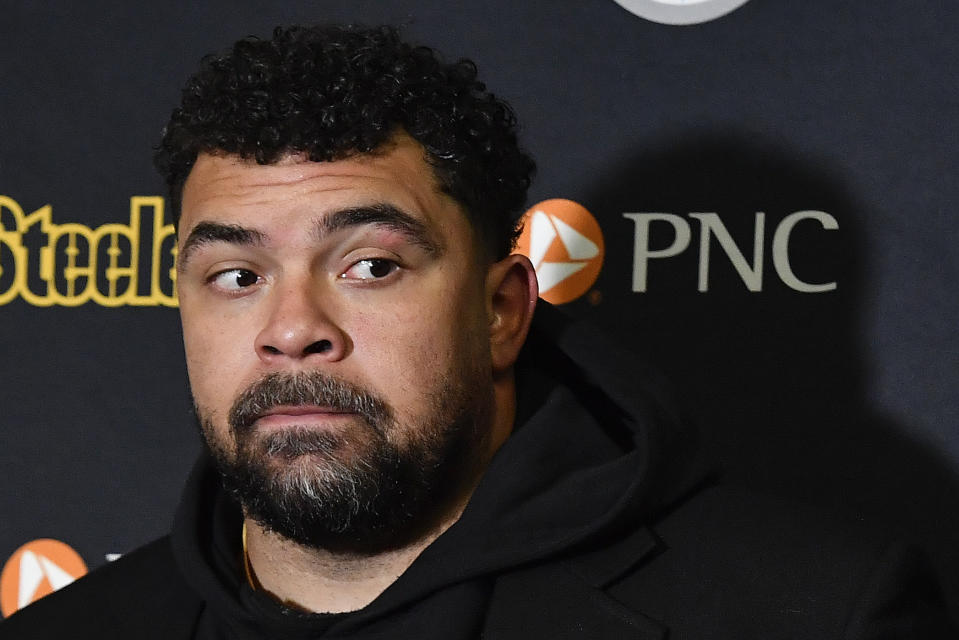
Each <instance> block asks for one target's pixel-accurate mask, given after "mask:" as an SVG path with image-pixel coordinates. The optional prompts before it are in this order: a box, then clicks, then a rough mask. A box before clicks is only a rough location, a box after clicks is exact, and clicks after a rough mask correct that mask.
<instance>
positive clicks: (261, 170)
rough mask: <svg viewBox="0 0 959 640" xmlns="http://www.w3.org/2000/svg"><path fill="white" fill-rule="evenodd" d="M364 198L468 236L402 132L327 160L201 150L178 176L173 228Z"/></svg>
mask: <svg viewBox="0 0 959 640" xmlns="http://www.w3.org/2000/svg"><path fill="white" fill-rule="evenodd" d="M372 204H390V205H392V206H395V207H396V208H398V209H400V210H402V211H404V212H406V213H408V214H410V215H412V216H413V217H416V218H418V219H421V220H422V221H423V222H424V223H425V224H427V225H428V226H430V227H432V228H436V229H437V230H439V231H440V232H442V234H443V235H448V234H455V235H463V234H465V235H466V236H468V237H469V238H470V239H471V240H472V239H473V233H472V228H471V225H470V224H469V221H468V219H467V217H466V215H465V213H464V212H463V210H462V207H461V206H460V205H459V203H457V202H456V201H455V200H453V199H452V198H451V197H450V196H448V195H446V194H445V193H443V191H442V190H441V189H440V186H439V183H438V181H437V179H436V176H435V174H434V173H433V170H432V168H431V167H430V165H429V164H428V163H427V162H426V158H425V152H424V151H423V148H422V147H421V146H420V145H419V143H417V142H416V141H415V140H413V139H412V138H409V137H408V136H405V135H400V136H397V137H395V138H394V139H393V141H392V142H391V143H389V144H388V145H386V146H384V147H383V148H381V149H379V150H377V151H376V152H374V153H371V154H357V155H355V156H352V157H349V158H346V159H343V160H336V161H332V162H311V161H309V160H307V159H305V158H304V157H303V156H301V155H294V154H291V155H288V156H285V157H283V158H281V159H280V160H279V161H278V162H276V163H274V164H270V165H260V164H257V163H256V162H255V161H254V160H251V159H244V158H240V157H239V156H236V155H230V154H207V153H202V154H200V155H199V157H198V158H197V161H196V163H195V164H194V167H193V169H192V171H191V172H190V175H189V177H188V178H187V181H186V183H185V184H184V188H183V198H182V207H181V210H182V213H181V217H180V224H179V232H180V233H179V235H180V237H181V239H182V238H184V237H186V235H187V234H188V233H189V231H190V229H191V228H192V227H193V226H195V225H196V224H197V223H198V222H201V221H213V222H226V223H241V224H242V223H246V224H253V225H256V224H257V223H260V224H269V223H270V222H271V220H279V219H280V218H283V219H284V220H285V221H286V222H287V223H290V222H292V221H295V220H299V219H302V220H303V221H304V222H309V221H311V220H315V219H317V218H321V217H322V216H323V215H324V214H326V213H330V212H333V211H337V210H341V209H344V208H349V207H356V206H364V205H372Z"/></svg>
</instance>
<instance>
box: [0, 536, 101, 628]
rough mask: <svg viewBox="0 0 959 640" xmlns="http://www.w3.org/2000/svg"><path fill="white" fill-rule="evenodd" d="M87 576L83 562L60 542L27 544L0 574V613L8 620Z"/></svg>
mask: <svg viewBox="0 0 959 640" xmlns="http://www.w3.org/2000/svg"><path fill="white" fill-rule="evenodd" d="M86 572H87V565H86V564H84V562H83V558H81V557H80V555H79V554H78V553H77V552H76V551H74V550H73V549H71V548H70V547H69V546H68V545H66V544H64V543H62V542H60V541H59V540H51V539H49V538H42V539H40V540H34V541H32V542H28V543H27V544H25V545H23V546H22V547H20V548H19V549H17V550H16V551H14V552H13V555H12V556H10V559H9V560H7V564H6V565H4V567H3V572H2V573H0V612H2V613H3V616H4V617H8V616H10V615H12V614H13V613H15V612H16V611H18V610H20V609H22V608H24V607H25V606H27V605H28V604H30V603H31V602H35V601H37V600H39V599H40V598H42V597H44V596H46V595H49V594H51V593H53V592H54V591H56V590H57V589H62V588H63V587H65V586H67V585H68V584H70V583H71V582H73V581H74V580H76V579H77V578H79V577H80V576H83V575H84V574H86Z"/></svg>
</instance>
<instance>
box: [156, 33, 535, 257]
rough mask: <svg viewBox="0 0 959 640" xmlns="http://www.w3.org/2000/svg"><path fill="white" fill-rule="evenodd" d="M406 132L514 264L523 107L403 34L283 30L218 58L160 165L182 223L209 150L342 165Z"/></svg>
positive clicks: (209, 64)
mask: <svg viewBox="0 0 959 640" xmlns="http://www.w3.org/2000/svg"><path fill="white" fill-rule="evenodd" d="M400 130H402V131H405V132H406V133H408V134H409V135H410V136H411V137H413V138H414V139H415V140H417V141H418V142H419V143H420V144H421V145H422V146H423V147H424V148H425V150H426V160H427V162H429V163H430V165H431V166H432V167H433V171H434V173H435V175H436V178H437V180H438V182H439V184H440V187H441V188H442V189H443V191H444V192H446V193H447V194H449V195H450V196H451V197H453V198H454V199H455V200H457V201H458V202H459V203H460V204H461V205H462V206H463V207H464V209H465V211H466V213H467V215H468V216H469V218H470V220H471V221H472V224H473V226H474V228H475V229H476V230H477V232H478V234H479V236H480V238H482V241H483V242H484V244H485V245H486V247H487V248H488V250H489V252H490V257H492V258H502V257H505V256H506V255H508V254H509V252H510V251H511V250H512V248H513V246H514V244H515V240H516V237H517V235H518V232H519V230H518V228H517V226H518V220H519V218H520V216H521V214H522V208H523V204H524V202H525V199H526V190H527V188H528V187H529V184H530V180H531V177H532V174H533V171H534V169H535V166H534V163H533V160H532V159H531V158H530V157H529V156H528V155H527V154H526V153H524V152H523V151H522V150H521V149H520V148H519V146H518V143H517V137H516V118H515V116H514V114H513V111H512V109H511V108H510V107H509V105H507V104H506V103H505V102H503V101H502V100H499V99H497V98H496V97H495V96H494V95H493V94H492V93H490V92H488V91H487V90H486V86H485V85H484V84H483V83H482V82H480V81H479V80H477V74H476V66H475V65H474V64H473V63H472V62H471V61H469V60H465V59H464V60H460V61H458V62H455V63H451V64H447V63H444V62H443V61H442V60H441V59H440V57H439V55H438V54H437V53H436V52H435V51H434V50H432V49H430V48H428V47H422V46H413V45H411V44H409V43H406V42H404V41H402V40H401V39H400V36H399V34H398V32H397V30H396V29H395V28H393V27H388V26H383V27H376V28H363V27H355V26H315V27H300V26H294V27H277V28H276V29H275V30H274V31H273V37H272V38H271V39H269V40H263V39H259V38H255V37H248V38H244V39H242V40H239V41H237V42H236V43H235V44H234V45H233V47H232V48H230V49H228V50H227V51H226V52H224V53H222V54H219V55H211V56H207V57H206V58H204V59H203V61H202V63H201V67H200V70H199V71H198V72H197V73H196V74H194V75H193V76H192V77H191V78H190V79H189V81H188V82H187V84H186V87H185V88H184V90H183V98H182V102H181V104H180V106H179V107H177V108H176V109H174V110H173V113H172V115H171V116H170V121H169V122H168V123H167V126H166V127H165V128H164V130H163V140H162V141H161V143H160V146H159V147H158V148H157V152H156V155H155V156H154V162H155V164H156V167H157V169H159V171H160V173H161V174H163V176H164V177H165V179H166V182H167V186H168V187H169V189H170V200H171V204H172V209H173V216H174V218H175V219H177V221H178V219H179V215H180V203H181V196H182V190H183V185H184V183H185V182H186V179H187V176H188V175H189V173H190V170H191V169H192V168H193V164H194V163H195V162H196V159H197V155H198V154H199V153H201V152H207V153H224V152H225V153H231V154H237V155H239V156H241V157H244V158H253V159H255V160H256V162H258V163H260V164H272V163H274V162H276V161H277V160H279V159H280V158H282V157H283V156H284V155H286V154H289V153H303V154H305V155H306V156H307V157H308V158H309V159H310V160H312V161H317V162H320V161H332V160H339V159H343V158H347V157H350V156H352V155H354V154H358V153H359V154H362V153H371V152H374V151H375V150H377V148H379V147H381V145H383V144H384V143H386V142H387V141H389V140H390V139H391V138H392V137H393V136H394V135H395V134H396V133H397V132H398V131H400Z"/></svg>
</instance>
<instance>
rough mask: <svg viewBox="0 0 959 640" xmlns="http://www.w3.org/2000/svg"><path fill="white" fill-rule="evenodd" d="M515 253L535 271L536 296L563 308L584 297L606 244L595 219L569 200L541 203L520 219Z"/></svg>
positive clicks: (597, 269) (594, 275) (594, 279)
mask: <svg viewBox="0 0 959 640" xmlns="http://www.w3.org/2000/svg"><path fill="white" fill-rule="evenodd" d="M517 250H518V251H519V252H520V253H522V254H524V255H526V256H527V257H529V259H530V261H531V262H532V263H533V267H535V269H536V279H537V280H538V281H539V296H540V297H541V298H543V299H544V300H546V301H547V302H551V303H553V304H565V303H567V302H571V301H572V300H575V299H576V298H578V297H580V296H581V295H583V294H584V293H586V292H587V291H588V290H589V288H590V287H591V286H593V283H594V282H596V278H598V277H599V271H600V269H602V267H603V256H604V255H605V251H606V248H605V244H604V243H603V232H602V230H600V228H599V223H598V222H596V218H594V217H593V216H592V214H591V213H590V212H589V211H587V210H586V208H585V207H584V206H582V205H581V204H578V203H576V202H573V201H572V200H563V199H559V198H557V199H553V200H544V201H543V202H540V203H539V204H537V205H534V206H533V207H531V208H530V209H529V211H527V212H526V213H525V214H524V215H523V233H522V234H521V235H520V237H519V244H518V246H517Z"/></svg>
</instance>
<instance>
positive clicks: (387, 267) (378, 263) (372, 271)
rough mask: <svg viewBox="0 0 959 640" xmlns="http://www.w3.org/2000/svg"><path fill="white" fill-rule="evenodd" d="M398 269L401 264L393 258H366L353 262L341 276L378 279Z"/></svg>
mask: <svg viewBox="0 0 959 640" xmlns="http://www.w3.org/2000/svg"><path fill="white" fill-rule="evenodd" d="M397 269H399V265H398V264H396V263H395V262H393V261H392V260H384V259H382V258H366V259H364V260H360V261H359V262H355V263H353V265H352V266H350V268H349V269H347V270H346V271H344V272H343V273H342V274H341V275H340V277H341V278H346V279H349V280H377V279H379V278H385V277H386V276H388V275H390V274H391V273H393V272H394V271H396V270H397Z"/></svg>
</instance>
